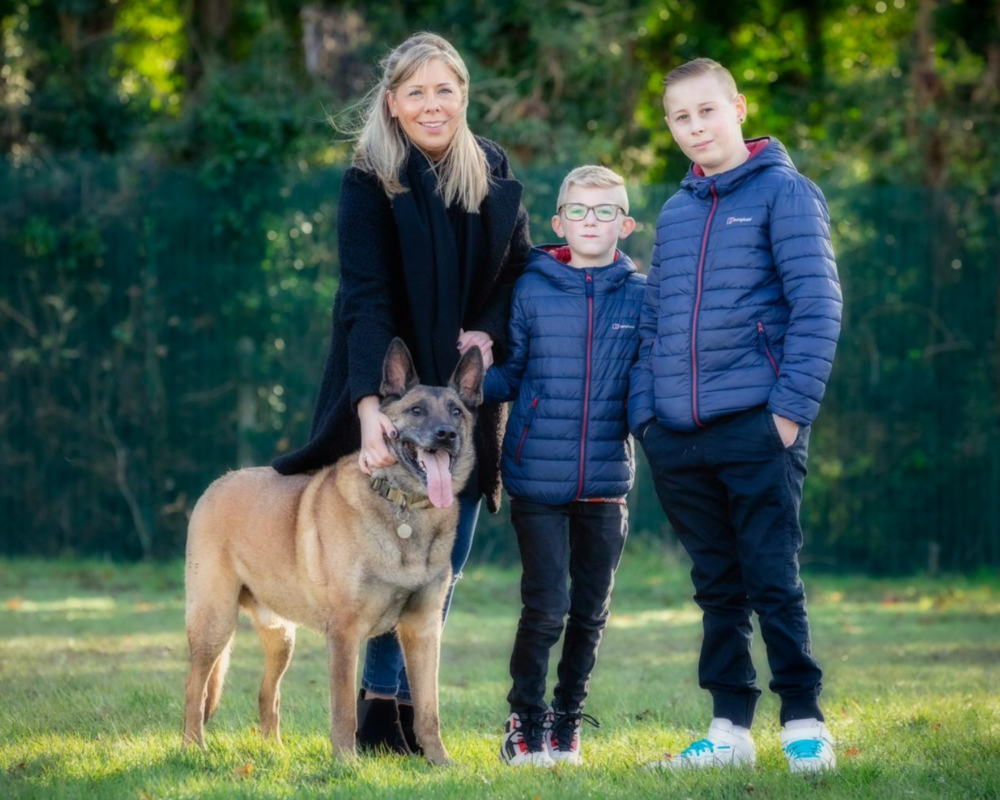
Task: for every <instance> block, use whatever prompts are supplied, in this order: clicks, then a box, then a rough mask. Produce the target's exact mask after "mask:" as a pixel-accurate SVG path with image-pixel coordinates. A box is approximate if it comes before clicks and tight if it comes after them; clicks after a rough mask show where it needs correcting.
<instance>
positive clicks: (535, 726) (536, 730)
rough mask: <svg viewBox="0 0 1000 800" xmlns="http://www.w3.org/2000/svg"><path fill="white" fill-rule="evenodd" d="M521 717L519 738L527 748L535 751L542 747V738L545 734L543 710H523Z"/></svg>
mask: <svg viewBox="0 0 1000 800" xmlns="http://www.w3.org/2000/svg"><path fill="white" fill-rule="evenodd" d="M520 717H521V726H522V727H521V738H522V739H524V741H525V743H526V744H527V745H528V750H529V751H531V752H532V753H537V752H538V751H540V750H541V749H542V739H543V737H544V736H545V712H542V711H539V712H534V713H531V712H525V713H522V714H520Z"/></svg>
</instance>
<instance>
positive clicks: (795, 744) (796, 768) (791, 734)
mask: <svg viewBox="0 0 1000 800" xmlns="http://www.w3.org/2000/svg"><path fill="white" fill-rule="evenodd" d="M781 750H782V752H783V753H784V754H785V758H787V759H788V768H789V769H790V770H791V771H792V772H821V771H822V770H825V769H835V768H836V766H837V756H836V755H835V754H834V752H833V736H831V735H830V731H829V730H827V727H826V725H824V724H823V723H822V722H820V721H819V720H818V719H797V720H791V721H790V722H788V723H786V725H785V727H784V728H782V729H781Z"/></svg>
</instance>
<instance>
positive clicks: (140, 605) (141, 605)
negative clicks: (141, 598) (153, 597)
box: [135, 603, 156, 613]
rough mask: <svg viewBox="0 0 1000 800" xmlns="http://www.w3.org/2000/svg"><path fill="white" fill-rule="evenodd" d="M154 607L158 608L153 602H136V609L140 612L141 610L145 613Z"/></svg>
mask: <svg viewBox="0 0 1000 800" xmlns="http://www.w3.org/2000/svg"><path fill="white" fill-rule="evenodd" d="M154 608H156V606H154V605H153V604H152V603H136V604H135V610H136V611H138V612H140V613H145V612H147V611H152V610H153V609H154Z"/></svg>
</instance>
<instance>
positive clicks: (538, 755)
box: [500, 711, 555, 767]
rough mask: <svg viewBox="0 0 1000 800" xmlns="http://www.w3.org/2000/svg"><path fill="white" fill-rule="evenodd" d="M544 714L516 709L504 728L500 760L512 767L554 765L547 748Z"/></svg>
mask: <svg viewBox="0 0 1000 800" xmlns="http://www.w3.org/2000/svg"><path fill="white" fill-rule="evenodd" d="M543 716H544V715H543V714H540V713H538V712H530V711H520V712H518V711H514V712H512V713H511V715H510V716H509V717H507V722H506V724H505V725H504V728H503V742H502V743H501V745H500V760H501V761H503V762H504V763H505V764H507V765H509V766H511V767H554V766H555V762H554V761H553V760H552V759H551V758H549V753H548V751H547V750H546V748H545V731H544V728H543Z"/></svg>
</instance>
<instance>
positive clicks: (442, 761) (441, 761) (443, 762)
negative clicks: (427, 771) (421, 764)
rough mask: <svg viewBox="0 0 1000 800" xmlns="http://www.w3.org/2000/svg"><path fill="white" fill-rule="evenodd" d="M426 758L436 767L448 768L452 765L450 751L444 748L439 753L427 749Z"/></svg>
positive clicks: (425, 749)
mask: <svg viewBox="0 0 1000 800" xmlns="http://www.w3.org/2000/svg"><path fill="white" fill-rule="evenodd" d="M424 758H426V759H427V762H428V763H429V764H433V765H434V766H435V767H447V766H450V765H451V763H452V762H451V756H449V755H448V751H447V750H445V749H444V748H443V747H442V748H441V749H440V750H439V751H437V752H434V751H433V750H430V749H428V748H426V747H425V748H424Z"/></svg>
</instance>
